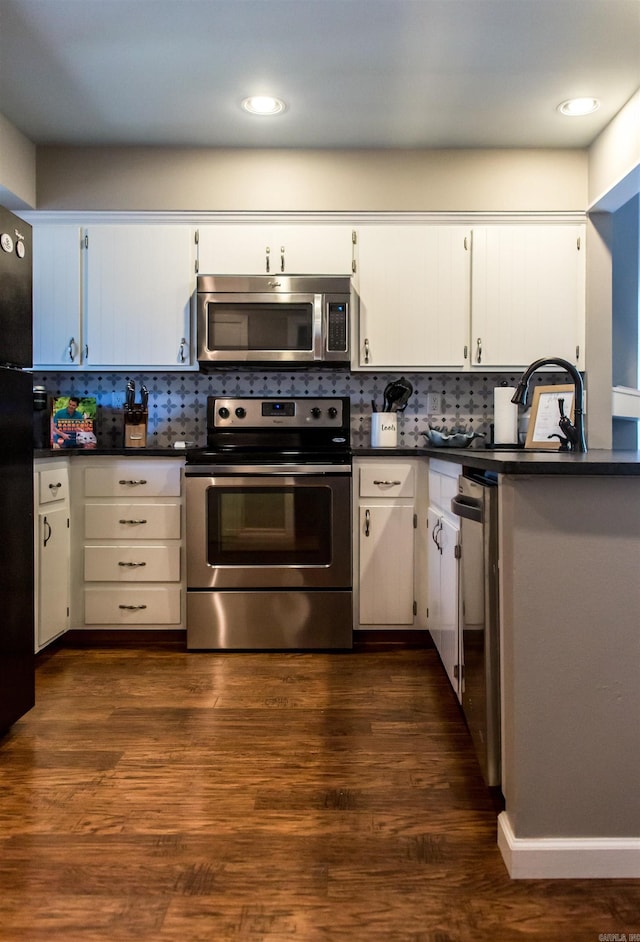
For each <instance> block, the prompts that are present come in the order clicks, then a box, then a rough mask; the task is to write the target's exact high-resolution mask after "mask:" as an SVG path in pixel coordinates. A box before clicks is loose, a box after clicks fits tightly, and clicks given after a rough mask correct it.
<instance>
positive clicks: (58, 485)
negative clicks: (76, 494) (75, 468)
mask: <svg viewBox="0 0 640 942" xmlns="http://www.w3.org/2000/svg"><path fill="white" fill-rule="evenodd" d="M38 473H39V475H40V486H39V488H38V499H39V501H40V503H41V504H51V503H53V502H54V501H56V500H60V501H64V500H68V499H69V473H68V471H67V469H66V468H60V469H56V468H54V469H53V470H47V471H40V472H38Z"/></svg>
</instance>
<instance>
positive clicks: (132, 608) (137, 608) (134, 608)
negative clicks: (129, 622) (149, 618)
mask: <svg viewBox="0 0 640 942" xmlns="http://www.w3.org/2000/svg"><path fill="white" fill-rule="evenodd" d="M146 607H147V606H146V605H118V608H123V609H126V611H127V612H139V611H141V610H142V609H143V608H146Z"/></svg>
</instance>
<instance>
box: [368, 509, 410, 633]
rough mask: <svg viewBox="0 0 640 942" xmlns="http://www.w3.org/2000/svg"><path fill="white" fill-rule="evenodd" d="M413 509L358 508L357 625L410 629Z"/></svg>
mask: <svg viewBox="0 0 640 942" xmlns="http://www.w3.org/2000/svg"><path fill="white" fill-rule="evenodd" d="M413 540H414V529H413V506H412V505H397V504H366V505H361V507H360V624H362V625H413V618H414V615H413V599H414V593H413Z"/></svg>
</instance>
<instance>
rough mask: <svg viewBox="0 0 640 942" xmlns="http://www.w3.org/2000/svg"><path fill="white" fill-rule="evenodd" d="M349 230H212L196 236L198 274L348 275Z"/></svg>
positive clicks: (318, 227)
mask: <svg viewBox="0 0 640 942" xmlns="http://www.w3.org/2000/svg"><path fill="white" fill-rule="evenodd" d="M351 263H352V230H351V227H350V226H326V225H320V224H318V225H309V226H295V225H292V226H287V225H281V226H269V225H255V226H252V225H240V224H233V223H231V224H227V225H212V226H202V227H201V228H200V229H199V230H198V271H199V272H200V273H201V274H215V275H265V274H281V273H284V274H288V275H294V274H296V275H350V274H351Z"/></svg>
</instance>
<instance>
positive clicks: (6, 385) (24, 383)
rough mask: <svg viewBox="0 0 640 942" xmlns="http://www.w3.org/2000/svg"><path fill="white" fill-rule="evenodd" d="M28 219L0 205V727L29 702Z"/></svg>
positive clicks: (30, 429) (30, 383)
mask: <svg viewBox="0 0 640 942" xmlns="http://www.w3.org/2000/svg"><path fill="white" fill-rule="evenodd" d="M31 263H32V254H31V226H29V225H27V223H25V222H23V221H22V219H19V218H18V217H17V216H14V215H13V214H12V213H10V212H9V211H8V210H6V209H3V208H2V207H0V532H2V542H1V544H0V571H1V572H2V580H1V581H0V610H1V611H2V620H1V622H0V733H2V732H3V731H4V730H6V729H8V727H9V726H11V724H12V723H14V722H15V721H16V720H17V719H19V717H21V716H22V715H23V714H24V713H26V712H27V710H29V709H31V707H32V706H33V704H34V699H35V694H34V654H33V651H34V637H33V381H32V377H31V374H30V373H27V372H26V368H27V367H30V366H31V351H32V327H31V322H32V317H31V314H32V309H31V294H32V289H31V285H32V280H31V279H32V274H31Z"/></svg>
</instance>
